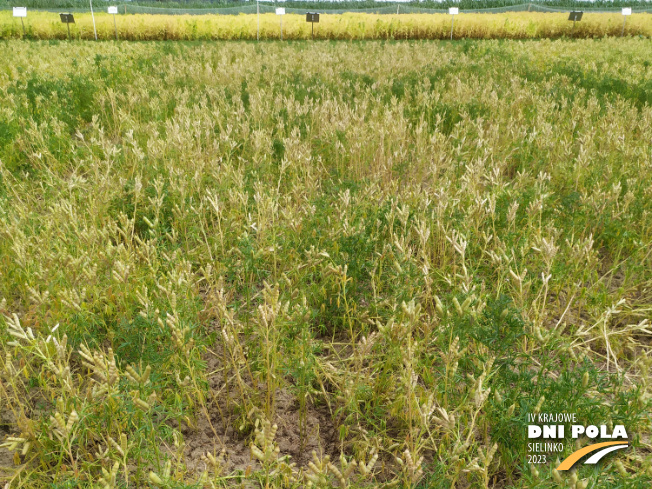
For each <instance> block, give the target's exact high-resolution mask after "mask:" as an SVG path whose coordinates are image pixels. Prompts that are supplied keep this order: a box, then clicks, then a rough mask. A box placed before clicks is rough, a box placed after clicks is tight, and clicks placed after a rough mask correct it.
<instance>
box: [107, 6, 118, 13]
mask: <svg viewBox="0 0 652 489" xmlns="http://www.w3.org/2000/svg"><path fill="white" fill-rule="evenodd" d="M109 13H110V14H113V15H116V14H117V13H118V7H109Z"/></svg>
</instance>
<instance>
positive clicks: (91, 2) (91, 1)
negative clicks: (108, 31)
mask: <svg viewBox="0 0 652 489" xmlns="http://www.w3.org/2000/svg"><path fill="white" fill-rule="evenodd" d="M88 1H89V3H90V4H91V17H92V18H93V32H94V33H95V40H96V41H97V29H96V28H95V14H94V13H93V0H88Z"/></svg>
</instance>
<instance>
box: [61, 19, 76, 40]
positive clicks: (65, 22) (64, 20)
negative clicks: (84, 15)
mask: <svg viewBox="0 0 652 489" xmlns="http://www.w3.org/2000/svg"><path fill="white" fill-rule="evenodd" d="M59 17H60V18H61V22H63V23H64V24H66V26H67V27H68V40H69V41H70V24H74V23H75V17H74V16H73V15H72V14H59Z"/></svg>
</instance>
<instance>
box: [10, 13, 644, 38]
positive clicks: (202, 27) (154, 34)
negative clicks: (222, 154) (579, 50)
mask: <svg viewBox="0 0 652 489" xmlns="http://www.w3.org/2000/svg"><path fill="white" fill-rule="evenodd" d="M75 20H76V23H75V24H74V25H71V36H72V37H73V38H75V39H93V37H94V33H93V23H92V20H91V15H90V14H85V13H82V14H75ZM95 20H96V24H97V33H98V37H99V38H100V39H113V38H114V37H115V27H114V19H113V16H111V15H108V14H105V13H99V14H96V15H95ZM116 23H117V30H118V37H119V38H120V39H126V40H134V41H136V40H152V41H153V40H184V41H189V40H218V39H223V40H236V39H237V40H246V39H256V30H257V16H256V15H251V14H240V15H147V14H135V15H118V16H117V17H116ZM622 25H623V16H622V15H621V14H619V13H586V14H585V15H584V18H583V19H582V21H581V22H578V23H577V24H576V26H575V28H574V29H573V23H572V22H569V21H568V14H567V13H539V12H509V13H500V14H476V13H474V14H465V13H463V12H462V13H461V14H460V15H458V16H456V18H455V28H454V32H453V37H454V38H456V39H461V38H470V39H537V38H560V37H564V36H567V37H571V36H572V37H582V38H601V37H604V36H620V35H621V34H622ZM25 28H26V36H27V37H29V38H33V39H66V38H67V37H68V32H67V28H66V25H65V24H62V23H61V21H60V19H59V16H58V14H57V13H54V12H29V13H28V17H27V19H26V21H25ZM450 31H451V17H450V16H449V15H447V14H401V15H379V14H363V13H345V14H322V15H321V19H320V22H319V24H315V38H317V39H339V40H354V39H360V40H361V39H448V38H449V37H450ZM24 35H25V34H23V28H22V25H21V22H20V20H19V19H16V18H13V17H12V14H11V12H9V11H7V12H0V38H1V39H18V38H21V37H23V36H24ZM625 35H629V36H645V37H650V36H652V15H650V14H643V13H641V14H635V15H632V16H631V17H629V18H628V19H627V24H626V27H625ZM311 36H312V33H311V25H310V24H309V23H307V22H306V20H305V17H304V16H303V15H294V14H288V15H285V16H284V19H283V38H284V39H289V40H292V39H310V38H311ZM260 38H261V39H278V38H280V26H279V18H278V16H276V15H274V14H261V15H260Z"/></svg>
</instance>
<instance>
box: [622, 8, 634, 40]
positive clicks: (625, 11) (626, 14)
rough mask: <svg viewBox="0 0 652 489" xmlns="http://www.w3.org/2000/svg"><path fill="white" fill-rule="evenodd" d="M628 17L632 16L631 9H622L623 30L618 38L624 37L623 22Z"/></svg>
mask: <svg viewBox="0 0 652 489" xmlns="http://www.w3.org/2000/svg"><path fill="white" fill-rule="evenodd" d="M628 15H632V8H631V7H626V8H623V30H622V32H621V33H620V37H623V36H624V35H625V22H626V21H627V16H628Z"/></svg>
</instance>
